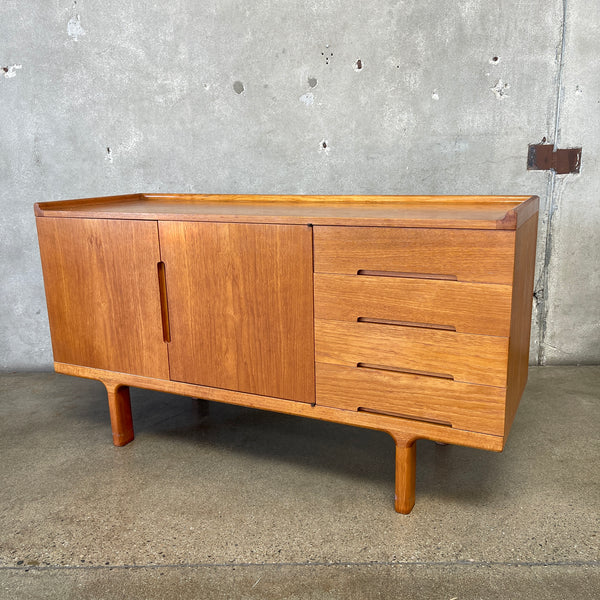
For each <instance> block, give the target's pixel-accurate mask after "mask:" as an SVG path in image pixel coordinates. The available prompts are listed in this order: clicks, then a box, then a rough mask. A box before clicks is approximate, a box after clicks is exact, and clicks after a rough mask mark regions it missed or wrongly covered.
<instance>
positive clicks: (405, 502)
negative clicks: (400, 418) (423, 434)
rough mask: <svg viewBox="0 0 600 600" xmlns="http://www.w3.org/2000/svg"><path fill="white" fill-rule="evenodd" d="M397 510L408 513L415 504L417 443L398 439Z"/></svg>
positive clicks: (404, 513)
mask: <svg viewBox="0 0 600 600" xmlns="http://www.w3.org/2000/svg"><path fill="white" fill-rule="evenodd" d="M395 441H396V504H395V507H396V512H399V513H402V514H403V515H407V514H408V513H409V512H410V511H411V510H412V508H413V506H414V505H415V481H416V472H417V443H416V441H414V440H412V441H410V442H408V441H406V440H399V439H396V438H395Z"/></svg>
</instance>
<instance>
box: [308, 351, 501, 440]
mask: <svg viewBox="0 0 600 600" xmlns="http://www.w3.org/2000/svg"><path fill="white" fill-rule="evenodd" d="M316 366H317V369H316V373H317V404H318V405H321V406H331V407H335V408H341V409H344V410H361V411H372V412H383V413H388V414H392V415H393V414H395V415H397V416H402V417H404V418H411V419H417V420H418V419H421V420H425V421H431V422H437V423H440V424H445V425H447V426H448V427H455V428H457V429H464V430H468V431H475V432H478V433H487V434H490V435H502V433H503V431H504V400H505V398H506V390H505V389H504V388H498V387H493V386H486V385H475V384H472V383H461V382H457V381H452V380H448V379H440V378H437V377H427V376H422V375H412V374H407V373H397V372H393V371H382V370H379V369H371V368H359V367H345V366H340V365H332V364H327V363H317V365H316Z"/></svg>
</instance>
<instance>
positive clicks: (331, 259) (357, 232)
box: [314, 227, 515, 285]
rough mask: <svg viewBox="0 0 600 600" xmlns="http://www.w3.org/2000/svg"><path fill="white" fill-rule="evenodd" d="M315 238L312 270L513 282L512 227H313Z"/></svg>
mask: <svg viewBox="0 0 600 600" xmlns="http://www.w3.org/2000/svg"><path fill="white" fill-rule="evenodd" d="M314 239H315V272H316V273H343V274H347V275H356V274H357V273H358V271H359V270H372V271H391V272H405V273H411V272H413V273H421V274H434V275H435V274H437V275H444V276H450V277H451V278H452V277H453V278H454V279H456V280H458V281H472V282H486V283H504V284H508V285H510V284H511V283H512V278H513V258H514V245H515V234H514V232H512V231H472V230H463V229H416V228H400V227H315V231H314Z"/></svg>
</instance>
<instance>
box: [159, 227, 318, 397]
mask: <svg viewBox="0 0 600 600" xmlns="http://www.w3.org/2000/svg"><path fill="white" fill-rule="evenodd" d="M159 229H160V248H161V256H162V260H163V261H164V263H165V274H166V280H167V296H168V307H169V323H170V334H171V342H170V343H169V358H170V364H171V379H174V380H177V381H185V382H189V383H198V384H202V385H207V386H211V387H219V388H225V389H230V390H238V391H241V392H249V393H253V394H262V395H265V396H275V397H278V398H286V399H289V400H298V401H301V402H314V344H313V300H312V296H313V294H312V232H311V229H310V228H309V227H305V226H290V225H248V224H239V223H238V224H227V223H220V224H215V223H187V222H170V221H161V222H160V223H159Z"/></svg>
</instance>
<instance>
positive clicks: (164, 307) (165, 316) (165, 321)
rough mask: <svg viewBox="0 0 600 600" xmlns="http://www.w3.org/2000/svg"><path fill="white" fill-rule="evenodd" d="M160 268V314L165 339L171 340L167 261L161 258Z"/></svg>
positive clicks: (166, 340) (158, 265)
mask: <svg viewBox="0 0 600 600" xmlns="http://www.w3.org/2000/svg"><path fill="white" fill-rule="evenodd" d="M157 268H158V290H159V293H160V316H161V318H162V330H163V340H164V341H165V342H170V341H171V328H170V327H169V306H168V304H167V277H166V272H165V263H164V262H163V261H162V260H161V261H160V262H159V263H157Z"/></svg>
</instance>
